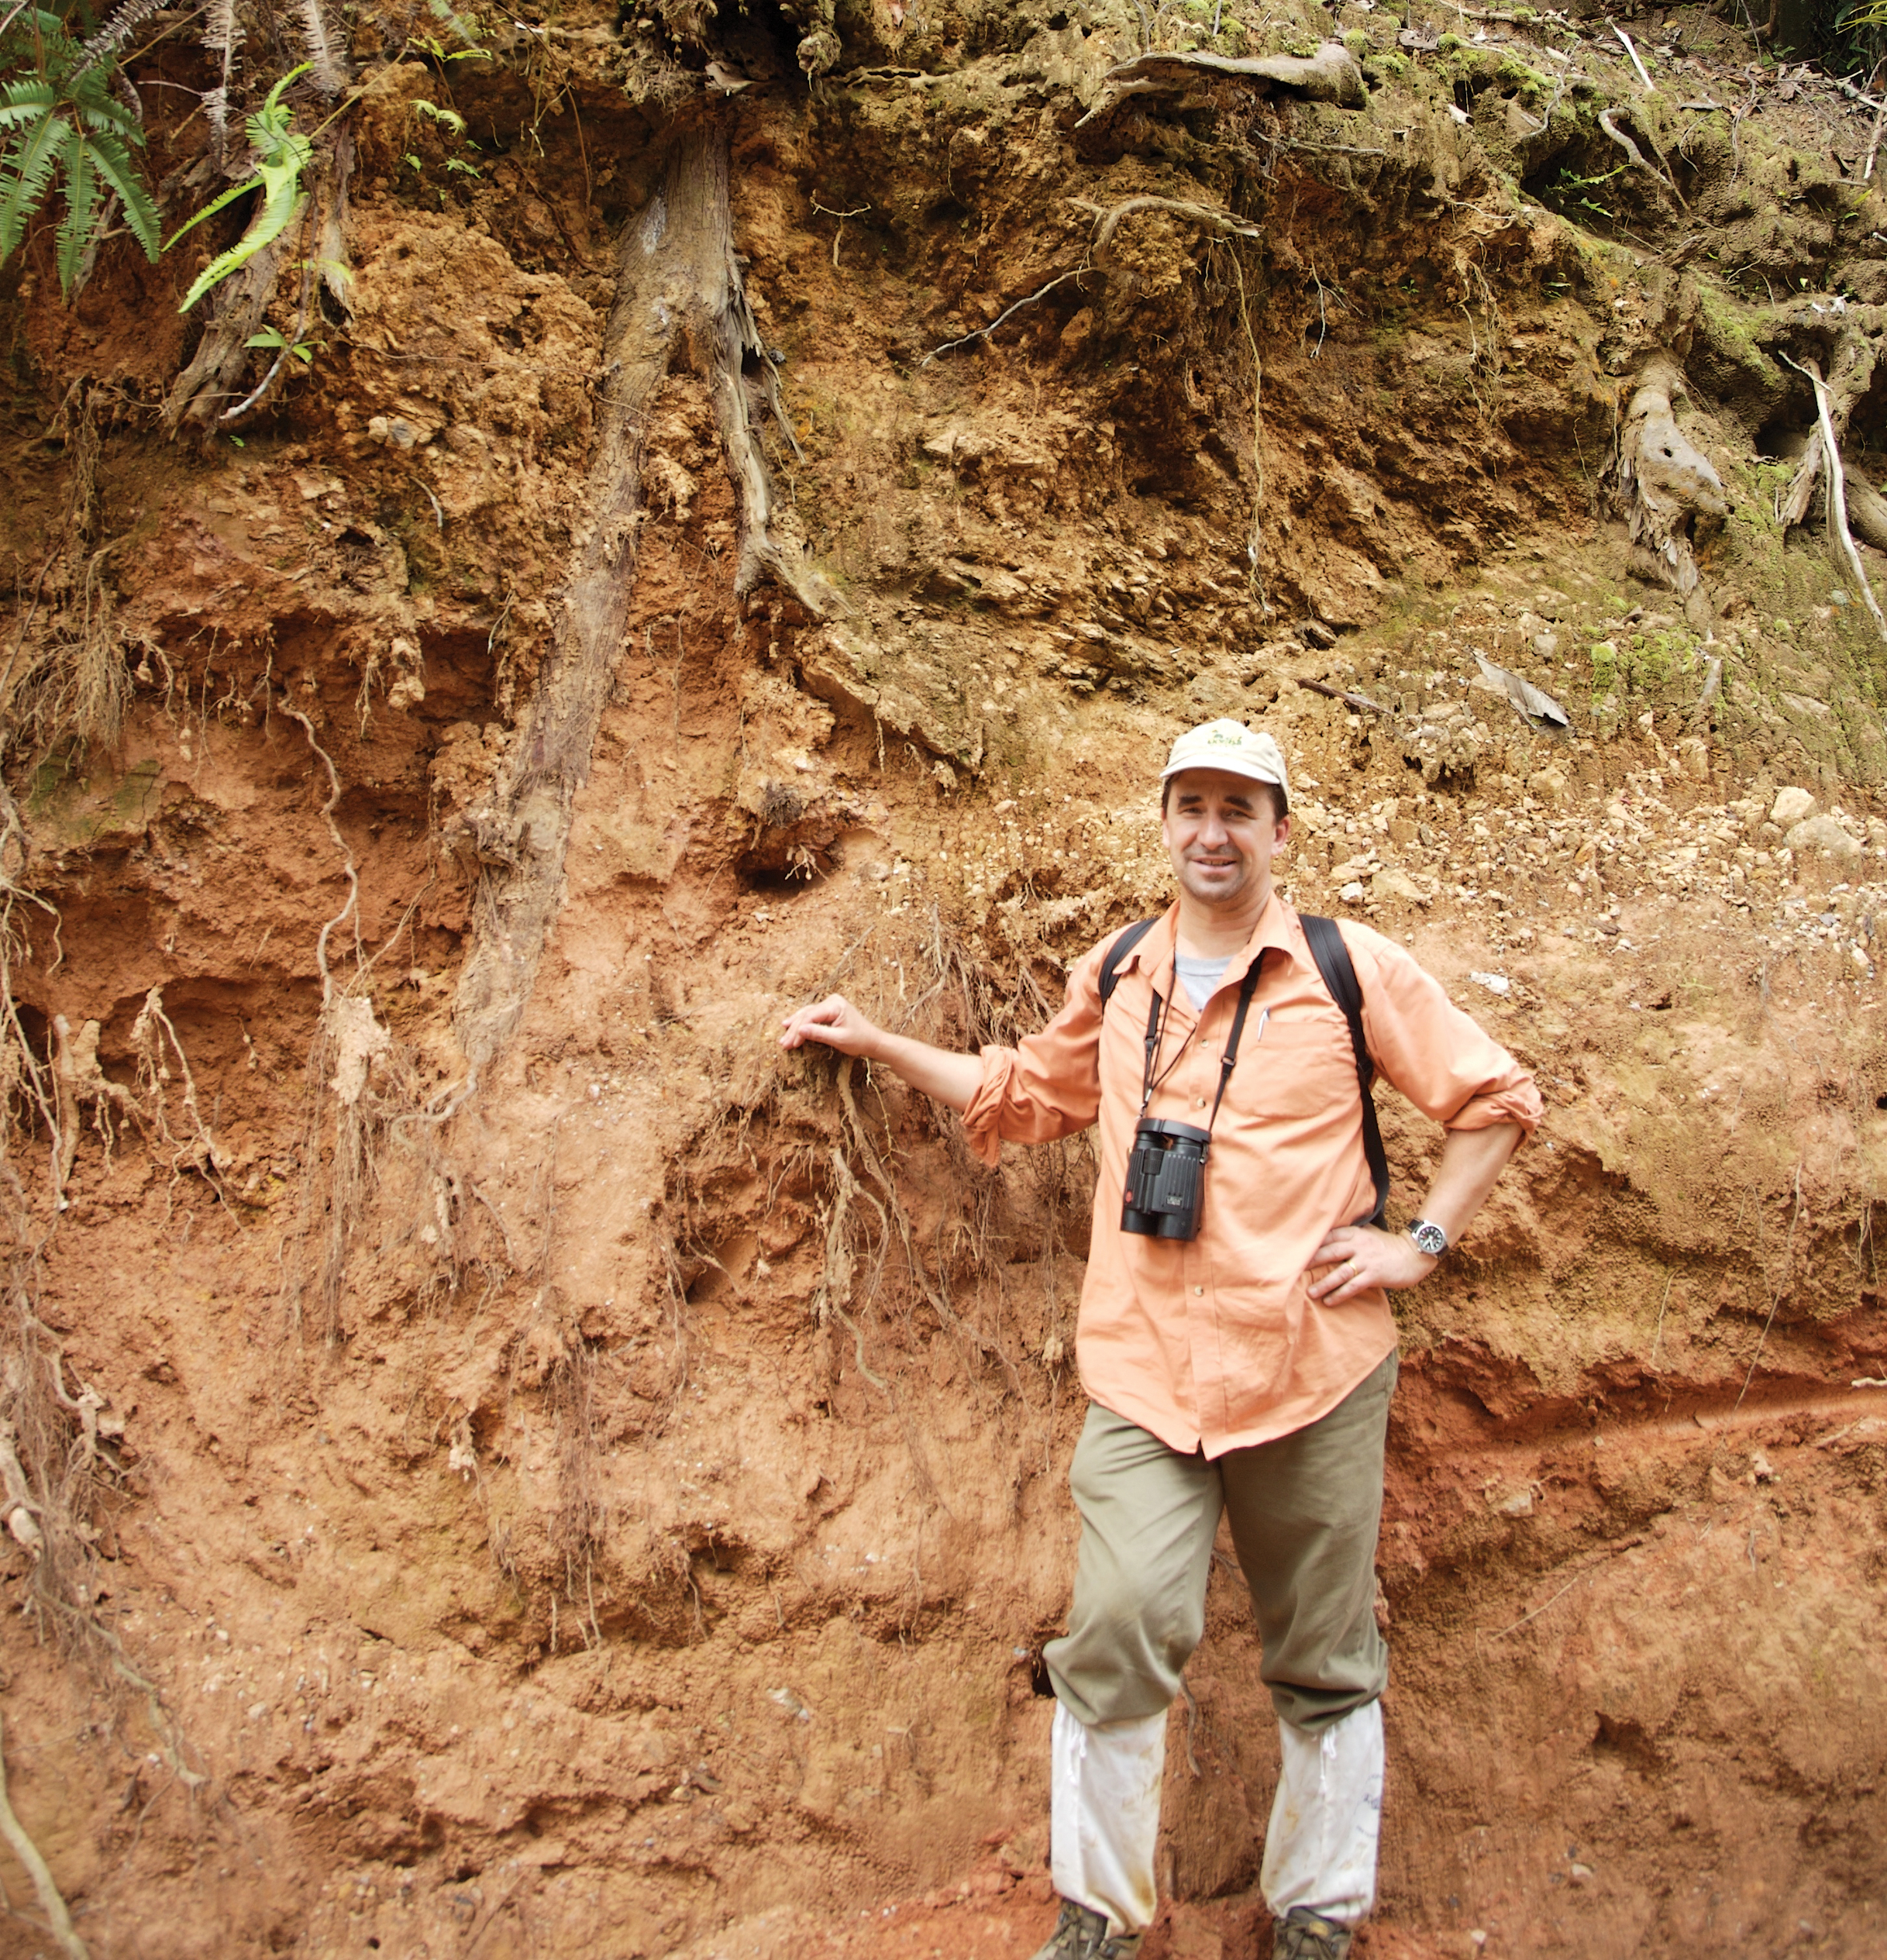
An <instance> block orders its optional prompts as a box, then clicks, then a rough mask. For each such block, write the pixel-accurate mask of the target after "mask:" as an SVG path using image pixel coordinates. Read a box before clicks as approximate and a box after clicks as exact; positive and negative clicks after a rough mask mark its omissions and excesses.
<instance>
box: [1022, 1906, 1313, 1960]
mask: <svg viewBox="0 0 1887 1960" xmlns="http://www.w3.org/2000/svg"><path fill="white" fill-rule="evenodd" d="M1349 1951H1350V1929H1349V1927H1347V1926H1339V1925H1338V1924H1337V1922H1336V1921H1335V1920H1334V1919H1326V1918H1325V1917H1324V1915H1323V1914H1322V1913H1314V1912H1313V1911H1312V1910H1310V1907H1308V1906H1293V1907H1292V1908H1291V1909H1290V1911H1289V1912H1287V1913H1286V1914H1285V1915H1284V1917H1283V1918H1282V1919H1281V1920H1279V1921H1278V1927H1277V1931H1276V1934H1275V1935H1274V1937H1273V1938H1272V1944H1271V1960H1346V1956H1347V1955H1348V1952H1349ZM1058 1960H1059V1956H1058Z"/></svg>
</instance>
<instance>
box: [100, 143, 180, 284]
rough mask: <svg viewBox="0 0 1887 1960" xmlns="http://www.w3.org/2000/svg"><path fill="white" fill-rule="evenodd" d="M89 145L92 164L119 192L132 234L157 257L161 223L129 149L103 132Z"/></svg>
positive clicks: (146, 253)
mask: <svg viewBox="0 0 1887 1960" xmlns="http://www.w3.org/2000/svg"><path fill="white" fill-rule="evenodd" d="M87 147H88V149H89V150H91V160H92V167H93V168H94V169H95V171H97V172H98V175H99V177H100V179H101V180H102V181H103V182H104V183H105V184H107V185H108V187H109V188H111V189H112V190H113V191H116V192H117V193H118V202H119V203H120V204H121V205H123V206H124V211H125V222H126V224H127V225H128V226H129V227H130V228H131V236H133V238H135V239H136V240H137V242H138V243H139V244H140V245H141V246H143V248H144V256H145V257H146V258H147V259H152V260H154V259H155V258H156V257H157V246H158V239H159V237H160V234H161V232H162V224H161V222H160V219H159V218H158V215H157V205H154V204H153V203H152V202H151V196H150V192H149V191H146V189H145V188H144V180H143V178H142V177H139V175H138V173H137V166H136V164H133V162H132V160H131V153H130V151H129V150H127V149H126V147H125V146H124V145H123V144H122V143H120V142H119V140H118V139H117V137H115V136H106V135H98V136H93V137H91V139H90V140H89V141H88V145H87Z"/></svg>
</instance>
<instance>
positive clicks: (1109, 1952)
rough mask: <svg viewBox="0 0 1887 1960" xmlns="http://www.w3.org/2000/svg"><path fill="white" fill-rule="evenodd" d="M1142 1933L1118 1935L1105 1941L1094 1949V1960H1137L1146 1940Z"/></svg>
mask: <svg viewBox="0 0 1887 1960" xmlns="http://www.w3.org/2000/svg"><path fill="white" fill-rule="evenodd" d="M1145 1937H1146V1936H1145V1934H1141V1933H1116V1934H1114V1938H1112V1939H1111V1940H1103V1941H1101V1943H1100V1945H1099V1946H1097V1948H1095V1949H1094V1960H1135V1956H1136V1955H1138V1953H1139V1951H1140V1942H1141V1940H1142V1939H1144V1938H1145Z"/></svg>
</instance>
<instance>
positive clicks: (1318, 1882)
mask: <svg viewBox="0 0 1887 1960" xmlns="http://www.w3.org/2000/svg"><path fill="white" fill-rule="evenodd" d="M1278 1736H1279V1741H1280V1742H1281V1743H1282V1744H1283V1751H1284V1764H1283V1769H1281V1770H1280V1772H1279V1776H1278V1795H1277V1800H1276V1802H1275V1803H1273V1804H1272V1807H1271V1828H1270V1830H1269V1832H1268V1833H1267V1834H1266V1835H1265V1869H1264V1871H1263V1872H1262V1875H1261V1876H1260V1879H1259V1882H1260V1883H1261V1884H1262V1886H1263V1887H1264V1891H1265V1903H1266V1904H1267V1905H1269V1907H1270V1908H1271V1910H1272V1912H1273V1913H1276V1916H1277V1917H1279V1919H1282V1918H1283V1917H1284V1915H1285V1914H1286V1913H1287V1912H1289V1911H1290V1909H1291V1908H1292V1907H1293V1906H1308V1907H1310V1910H1312V1911H1313V1912H1315V1913H1322V1914H1323V1916H1324V1918H1326V1919H1332V1920H1335V1921H1336V1922H1337V1924H1338V1925H1340V1926H1355V1925H1356V1924H1358V1923H1359V1922H1360V1921H1361V1920H1365V1919H1366V1918H1368V1917H1369V1909H1370V1907H1372V1906H1373V1905H1374V1904H1375V1903H1376V1840H1377V1838H1378V1837H1379V1834H1380V1833H1381V1831H1382V1827H1383V1704H1382V1703H1380V1702H1379V1701H1372V1702H1369V1703H1365V1706H1364V1707H1361V1708H1358V1709H1353V1710H1352V1711H1351V1712H1350V1713H1349V1714H1347V1715H1345V1717H1343V1719H1342V1720H1341V1721H1336V1722H1332V1723H1331V1725H1330V1726H1329V1727H1327V1729H1324V1731H1321V1733H1320V1734H1311V1733H1310V1731H1308V1730H1306V1729H1301V1728H1296V1727H1293V1725H1292V1724H1290V1723H1289V1722H1279V1724H1278Z"/></svg>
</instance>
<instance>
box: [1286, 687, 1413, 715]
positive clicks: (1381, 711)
mask: <svg viewBox="0 0 1887 1960" xmlns="http://www.w3.org/2000/svg"><path fill="white" fill-rule="evenodd" d="M1298 686H1299V687H1308V688H1309V689H1310V691H1311V693H1312V694H1323V695H1325V696H1327V698H1329V699H1330V700H1331V701H1341V702H1342V704H1344V706H1345V708H1357V709H1358V710H1367V711H1368V712H1369V713H1370V714H1372V715H1392V714H1393V713H1394V712H1395V711H1394V709H1393V708H1385V707H1384V706H1383V704H1382V703H1381V702H1380V701H1372V700H1371V699H1370V698H1369V696H1368V695H1367V694H1349V693H1348V692H1346V691H1345V690H1344V689H1343V688H1341V687H1331V685H1330V684H1329V683H1328V682H1327V681H1324V680H1300V681H1299V682H1298Z"/></svg>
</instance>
